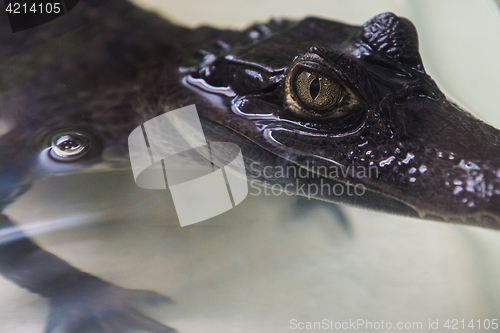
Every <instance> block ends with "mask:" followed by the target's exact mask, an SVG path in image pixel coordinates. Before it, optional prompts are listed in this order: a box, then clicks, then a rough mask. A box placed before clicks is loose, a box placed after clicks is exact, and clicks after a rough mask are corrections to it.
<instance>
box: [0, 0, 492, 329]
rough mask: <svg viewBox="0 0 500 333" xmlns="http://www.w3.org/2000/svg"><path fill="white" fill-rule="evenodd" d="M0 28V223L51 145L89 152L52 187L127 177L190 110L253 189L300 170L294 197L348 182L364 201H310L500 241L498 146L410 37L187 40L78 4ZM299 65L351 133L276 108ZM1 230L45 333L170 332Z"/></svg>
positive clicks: (134, 14) (305, 31)
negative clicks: (344, 101)
mask: <svg viewBox="0 0 500 333" xmlns="http://www.w3.org/2000/svg"><path fill="white" fill-rule="evenodd" d="M0 27H1V30H0V57H1V59H2V62H1V64H0V73H1V75H0V77H1V81H0V87H1V89H0V117H1V119H2V120H3V121H4V122H6V123H7V124H10V130H9V131H8V132H7V133H5V134H3V135H2V136H1V137H0V154H1V160H0V207H1V208H2V210H3V208H5V207H6V206H7V205H8V204H9V203H11V202H12V201H14V200H16V198H18V197H19V196H20V195H22V194H23V193H24V192H25V191H26V190H28V189H29V187H30V186H31V185H32V184H33V182H35V181H36V180H37V179H39V178H40V177H43V176H44V175H45V174H47V173H49V174H50V173H51V172H52V171H54V172H59V171H60V170H59V169H58V168H57V163H53V165H52V166H53V167H54V170H51V169H50V168H49V170H47V168H43V166H41V165H40V164H38V162H37V158H38V156H39V153H40V152H41V151H42V150H43V149H44V148H46V147H47V145H48V140H49V139H50V137H51V136H52V135H53V134H54V133H56V132H57V131H59V130H61V129H67V128H73V129H82V130H85V131H87V132H88V133H90V135H91V137H92V140H93V142H94V145H93V149H92V151H91V152H90V153H88V154H87V155H85V157H84V158H82V159H81V160H78V161H75V162H73V163H62V164H64V170H63V171H64V172H87V171H92V170H94V169H96V167H99V168H119V167H128V166H129V162H128V156H127V138H128V135H129V134H130V132H131V131H132V130H133V129H134V128H136V127H137V126H139V125H140V124H141V123H142V122H144V121H145V120H147V119H151V118H153V117H155V116H157V115H159V114H161V113H163V112H166V111H169V110H174V109H177V108H179V107H181V106H185V105H190V104H193V103H195V104H196V106H197V109H198V112H199V114H200V116H201V117H202V122H203V127H204V131H205V134H206V136H207V137H208V138H209V139H211V140H218V141H220V140H222V141H231V142H235V143H237V144H238V145H239V146H240V147H241V148H242V150H243V155H244V157H245V160H246V164H247V167H248V173H249V175H250V176H255V177H256V174H257V171H259V170H255V169H252V168H251V167H250V164H251V163H252V162H259V163H258V165H259V167H260V168H261V169H262V168H263V167H265V166H270V167H276V166H283V167H295V168H298V166H305V167H309V168H310V170H309V174H308V176H309V177H305V178H300V179H298V181H299V183H298V184H299V185H301V184H319V183H320V182H321V181H322V182H326V183H329V184H331V185H333V184H336V183H338V182H340V183H345V182H347V181H350V182H351V183H356V184H363V185H364V186H365V187H366V188H367V193H366V194H365V195H364V196H361V197H357V196H351V197H349V196H343V197H337V196H326V195H317V198H318V199H322V200H327V201H332V202H346V203H350V204H354V205H359V206H363V207H367V208H372V209H379V210H382V211H386V212H390V213H397V214H403V215H408V216H415V217H426V218H431V219H440V220H450V221H453V222H458V223H465V224H469V225H478V226H485V227H489V228H495V229H499V228H500V223H499V219H500V209H499V208H498V207H500V205H499V204H500V200H499V196H500V195H499V190H500V184H499V182H500V181H499V176H498V172H499V170H500V165H499V164H500V163H499V162H497V161H498V158H497V156H498V153H499V143H498V140H499V138H500V136H499V135H500V132H499V131H498V130H496V129H494V128H492V127H491V126H488V125H487V124H484V123H482V122H481V121H479V120H477V119H475V118H474V117H472V116H471V115H470V114H468V113H466V112H464V111H461V110H459V109H458V108H457V107H455V106H454V105H453V104H451V103H450V102H448V101H447V100H446V98H445V96H444V95H443V94H442V93H441V91H440V90H439V89H438V87H437V86H436V84H435V83H434V82H433V81H432V79H431V78H430V77H429V76H427V75H426V74H425V71H424V69H423V66H422V62H421V59H420V55H419V53H418V42H417V36H416V32H415V29H414V27H413V26H412V24H411V23H410V22H409V21H407V20H405V19H402V18H398V17H396V16H395V15H393V14H382V15H380V16H378V17H376V18H374V19H372V20H370V21H368V22H367V23H366V24H365V25H364V26H362V27H358V26H349V25H345V24H340V23H337V22H332V21H328V20H321V19H316V18H309V19H305V20H302V21H300V22H288V21H272V22H269V23H268V24H267V25H256V26H253V27H250V28H249V29H247V30H245V31H223V30H217V29H213V28H207V27H204V28H199V29H196V30H189V29H186V28H182V27H178V26H174V25H172V24H170V23H169V22H167V21H165V20H163V19H161V18H158V17H157V16H155V15H154V14H151V13H146V12H143V11H142V10H139V9H136V8H134V7H133V6H131V5H129V4H128V3H125V2H105V3H101V2H97V1H95V2H94V1H85V2H81V3H80V4H79V5H78V6H77V7H76V8H75V9H73V10H72V11H71V12H70V13H69V14H67V15H65V16H63V17H61V18H59V19H57V20H55V21H52V22H50V23H47V24H45V25H42V26H40V27H37V28H33V29H31V30H27V31H24V32H20V33H17V34H12V33H11V31H10V28H9V27H8V25H7V22H6V20H5V17H4V18H3V20H2V22H1V26H0ZM251 32H253V33H252V34H251ZM255 32H257V35H258V37H257V38H252V37H251V36H254V37H255V35H256V33H255ZM308 54H309V55H308ZM304 56H305V57H307V56H309V57H310V58H311V59H312V58H314V59H315V60H314V61H312V63H313V65H314V66H320V65H321V70H323V71H325V74H329V75H334V76H335V77H337V78H338V79H339V80H342V81H345V83H346V84H347V85H349V86H350V87H351V88H352V90H353V91H354V92H355V94H356V95H357V96H358V98H359V99H360V100H361V101H362V105H363V110H362V112H361V113H360V116H359V117H357V118H356V119H351V120H352V122H353V123H349V122H346V123H342V121H329V122H324V123H323V125H321V126H319V128H318V126H317V125H315V124H314V123H315V122H314V121H313V120H306V119H300V118H297V117H295V116H293V115H292V114H291V112H290V110H289V109H287V108H286V107H285V104H284V101H285V99H286V98H287V94H288V92H287V91H286V90H285V88H284V86H285V81H286V79H287V77H288V75H289V73H290V71H291V66H292V65H293V64H294V61H298V60H296V59H299V60H300V59H304V58H303V57H304ZM297 57H299V58H297ZM300 57H302V58H300ZM180 67H182V68H183V69H182V70H179V68H180ZM318 68H319V67H318ZM259 75H260V76H259ZM189 76H190V77H192V78H193V77H194V78H200V79H203V80H205V82H206V83H207V84H208V85H212V86H214V87H217V86H229V87H230V88H231V89H232V90H233V91H234V92H235V93H236V96H232V97H228V96H225V95H221V94H218V93H216V89H211V88H206V89H204V90H203V89H200V88H199V87H197V86H194V85H192V84H190V83H189V82H193V81H192V80H191V81H189V80H187V79H186V78H188V77H189ZM183 78H184V81H183ZM265 114H268V116H263V115H265ZM271 137H272V138H273V140H270V138H271ZM384 161H385V162H384ZM373 165H378V166H379V175H378V177H371V178H366V177H356V176H354V177H352V176H347V177H346V178H342V177H340V178H338V179H331V178H328V177H327V176H328V175H325V174H321V173H322V172H318V173H316V174H315V170H316V171H317V170H318V169H317V168H316V169H314V168H313V167H318V166H326V167H332V166H337V167H339V168H342V167H343V168H346V167H348V166H351V167H359V166H364V167H366V166H373ZM424 166H425V167H424ZM261 180H263V179H261ZM296 181H297V179H288V178H280V179H271V180H266V182H267V183H271V184H273V183H276V184H280V185H287V184H292V185H293V186H297V183H296ZM68 185H70V184H68ZM296 190H298V189H297V188H296ZM299 194H300V193H299ZM0 224H1V225H2V227H3V228H12V229H11V230H13V233H14V236H15V237H14V236H13V237H12V240H11V241H10V242H4V243H2V245H1V246H0V271H1V272H2V274H4V275H5V276H6V277H7V278H9V279H11V280H12V281H14V282H15V283H17V284H18V285H20V286H22V287H24V288H27V289H28V290H30V291H32V292H35V293H38V294H40V295H42V296H44V297H47V298H48V299H49V301H50V306H51V314H50V319H49V324H48V326H47V332H52V331H53V330H55V329H56V328H58V327H60V328H62V329H63V330H64V331H67V332H81V331H89V332H119V331H127V330H128V329H130V328H134V327H135V328H138V329H142V330H146V331H150V332H172V331H173V330H172V329H170V328H168V327H167V326H164V325H162V324H160V323H157V322H156V321H153V320H152V319H149V318H148V317H146V316H144V315H141V314H139V313H138V312H137V311H136V310H135V309H134V303H135V302H136V301H146V302H157V301H166V300H167V298H165V297H162V296H160V295H156V294H154V293H151V292H147V291H132V290H127V289H123V288H120V287H117V286H114V285H112V284H110V283H108V282H106V281H103V280H101V279H99V278H97V277H95V276H92V275H90V274H87V273H83V272H80V271H79V270H77V269H76V268H74V267H72V266H70V265H69V264H68V263H66V262H64V261H63V260H61V259H59V258H57V257H55V256H53V255H51V254H50V253H48V252H46V251H44V250H43V249H41V248H40V247H38V246H37V245H36V244H35V243H33V242H32V241H30V240H29V239H27V238H26V237H24V235H22V233H21V232H20V231H19V230H17V229H16V228H15V225H14V224H13V222H12V221H11V220H10V219H9V218H8V217H7V216H5V215H0ZM4 230H6V229H4Z"/></svg>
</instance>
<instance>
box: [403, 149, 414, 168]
mask: <svg viewBox="0 0 500 333" xmlns="http://www.w3.org/2000/svg"><path fill="white" fill-rule="evenodd" d="M414 157H415V155H413V154H412V153H407V154H406V157H405V159H404V160H403V161H402V162H403V163H404V164H408V163H409V162H410V161H411V160H412V159H413V158H414ZM412 169H415V168H412ZM415 171H416V169H415Z"/></svg>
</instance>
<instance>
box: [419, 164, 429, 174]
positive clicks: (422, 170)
mask: <svg viewBox="0 0 500 333" xmlns="http://www.w3.org/2000/svg"><path fill="white" fill-rule="evenodd" d="M418 171H420V173H424V172H426V171H427V166H425V165H424V164H422V165H421V166H420V168H418Z"/></svg>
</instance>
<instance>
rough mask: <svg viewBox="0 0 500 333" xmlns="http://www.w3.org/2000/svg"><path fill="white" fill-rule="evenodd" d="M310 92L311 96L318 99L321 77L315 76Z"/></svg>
mask: <svg viewBox="0 0 500 333" xmlns="http://www.w3.org/2000/svg"><path fill="white" fill-rule="evenodd" d="M309 93H310V94H311V98H312V99H313V101H314V99H316V97H317V96H318V94H319V79H318V78H315V79H314V80H313V81H312V82H311V85H310V86H309Z"/></svg>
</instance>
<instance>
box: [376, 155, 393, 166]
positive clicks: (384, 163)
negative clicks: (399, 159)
mask: <svg viewBox="0 0 500 333" xmlns="http://www.w3.org/2000/svg"><path fill="white" fill-rule="evenodd" d="M395 159H396V157H394V156H391V157H389V158H387V159H385V160H383V161H380V163H379V165H380V166H381V167H384V166H386V165H389V164H391V162H392V161H394V160H395Z"/></svg>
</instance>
